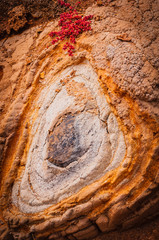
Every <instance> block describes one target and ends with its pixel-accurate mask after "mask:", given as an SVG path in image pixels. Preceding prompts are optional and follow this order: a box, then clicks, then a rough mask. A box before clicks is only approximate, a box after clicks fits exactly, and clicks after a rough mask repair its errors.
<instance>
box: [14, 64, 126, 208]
mask: <svg viewBox="0 0 159 240" xmlns="http://www.w3.org/2000/svg"><path fill="white" fill-rule="evenodd" d="M49 76H52V75H51V73H49ZM46 77H47V76H46ZM97 80H98V77H97V74H96V73H95V72H94V70H93V68H92V67H91V66H90V64H89V62H88V61H85V62H83V63H81V64H78V65H75V66H71V67H68V68H66V69H65V70H64V71H62V73H60V74H58V75H57V76H54V77H53V78H52V79H51V81H50V83H49V84H46V87H44V88H43V89H42V91H41V92H40V94H38V95H37V97H36V99H35V100H34V108H35V113H34V111H33V112H32V115H31V119H29V120H28V125H29V124H30V125H31V128H30V131H31V137H30V140H29V142H28V145H29V151H28V154H27V156H26V167H25V171H24V173H22V177H21V178H20V180H19V181H17V182H16V183H15V184H14V186H13V190H12V200H13V203H14V204H15V205H16V206H17V207H18V208H19V209H20V210H21V211H22V212H27V213H34V212H39V211H41V210H44V209H45V208H47V207H48V206H51V205H52V204H53V203H58V202H59V201H61V200H63V199H64V198H66V197H68V196H70V195H72V193H76V192H77V191H79V190H80V189H81V188H82V187H84V186H86V185H89V184H90V183H92V182H93V181H95V180H96V179H99V178H100V177H101V176H103V175H104V174H105V173H106V171H108V169H109V170H110V168H111V169H113V168H116V167H118V166H119V163H120V162H121V161H122V160H123V159H124V157H125V154H126V146H125V141H124V137H123V133H122V131H121V130H120V129H119V127H118V123H117V120H116V117H115V115H114V114H113V113H112V112H111V110H110V107H109V105H108V103H107V102H106V99H105V96H104V94H103V93H102V89H101V87H100V85H99V83H98V81H97ZM37 108H38V111H37ZM60 131H61V132H60ZM48 135H49V136H48ZM52 139H53V143H52ZM50 141H51V144H50Z"/></svg>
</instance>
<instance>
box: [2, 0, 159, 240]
mask: <svg viewBox="0 0 159 240" xmlns="http://www.w3.org/2000/svg"><path fill="white" fill-rule="evenodd" d="M145 2H146V3H147V5H145ZM145 2H144V3H143V2H140V4H139V6H136V4H137V3H134V2H133V3H130V2H129V3H127V4H129V5H128V6H129V7H128V6H127V5H125V1H121V2H119V1H118V2H116V1H113V2H112V3H111V4H110V5H108V6H106V7H105V6H101V7H99V6H97V5H94V6H93V7H90V8H88V9H87V14H88V13H89V14H94V20H93V22H92V29H93V30H92V32H91V33H88V34H86V35H82V36H81V37H80V38H79V39H78V40H77V44H76V52H75V54H74V57H72V58H70V57H69V56H67V55H66V54H65V53H64V52H63V50H62V45H60V44H59V45H56V46H51V45H49V46H48V42H49V40H50V39H49V37H48V33H49V32H50V31H51V30H52V29H56V27H57V22H56V21H55V22H50V23H48V24H47V26H45V28H44V27H43V26H41V27H40V29H41V30H40V31H39V27H35V28H32V29H30V30H27V31H25V32H24V33H22V34H21V35H20V37H19V36H13V37H12V38H9V39H7V40H6V41H5V42H2V43H1V44H2V57H3V60H2V61H1V62H0V66H2V67H1V68H0V71H1V80H0V81H1V92H3V94H2V101H1V103H0V104H1V105H0V111H1V113H2V114H1V118H0V120H1V128H0V150H1V154H0V161H1V165H0V166H1V199H0V202H1V222H0V223H1V229H0V231H1V239H12V238H14V239H19V240H22V239H79V240H80V239H83V240H84V239H93V238H94V237H96V236H97V235H98V234H99V233H101V232H110V231H113V230H115V229H117V228H118V227H120V228H121V229H127V228H130V227H132V226H135V225H137V224H139V223H142V222H144V221H145V220H148V219H151V218H153V217H155V216H157V215H158V203H159V196H158V191H157V190H158V184H159V179H158V165H159V161H158V156H159V147H158V142H159V137H158V128H159V125H158V116H159V113H158V106H157V104H158V100H159V99H158V96H159V94H158V87H157V79H158V72H157V64H158V63H157V58H158V52H157V51H156V52H155V49H156V45H157V41H158V38H157V32H158V25H155V23H156V19H157V18H156V17H155V16H156V15H157V11H156V7H155V6H156V5H154V2H151V6H150V4H149V2H150V1H145ZM150 7H151V9H152V11H153V14H154V17H153V18H152V19H153V20H152V21H151V23H150V20H149V19H148V20H147V21H145V22H142V20H141V19H142V16H143V15H145V12H147V11H150V10H148V9H150ZM145 8H146V10H145ZM139 9H140V10H139ZM125 11H127V12H128V13H129V12H130V11H133V13H134V14H136V20H135V21H134V15H131V14H126V15H125V14H124V12H125ZM155 14H156V15H155ZM127 18H128V19H129V21H128V19H127ZM108 23H109V24H108ZM137 23H138V24H141V25H143V26H145V34H146V31H147V32H148V31H149V29H146V24H149V25H150V26H156V27H155V28H154V30H153V35H154V36H156V37H155V38H151V36H150V35H148V34H147V41H151V44H150V45H148V47H145V46H147V45H145V44H146V43H145V42H143V39H142V37H140V36H139V33H141V32H140V28H138V26H137ZM109 30H110V31H109ZM37 32H38V34H37ZM125 32H126V33H125ZM141 36H143V35H142V34H141ZM149 38H150V39H149ZM46 46H48V48H47V47H46ZM150 48H152V49H153V50H154V51H151V53H149V51H150V50H151V49H150ZM17 59H18V62H17ZM143 86H145V87H146V89H145V88H143Z"/></svg>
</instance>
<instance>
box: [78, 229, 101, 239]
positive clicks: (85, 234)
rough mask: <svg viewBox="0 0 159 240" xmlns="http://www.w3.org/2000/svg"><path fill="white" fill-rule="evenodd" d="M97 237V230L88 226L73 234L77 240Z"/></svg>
mask: <svg viewBox="0 0 159 240" xmlns="http://www.w3.org/2000/svg"><path fill="white" fill-rule="evenodd" d="M97 235H98V230H97V228H96V227H95V226H90V227H88V228H86V229H84V230H81V231H79V232H77V233H75V234H74V236H75V237H76V238H77V239H78V240H84V239H90V238H94V237H96V236H97Z"/></svg>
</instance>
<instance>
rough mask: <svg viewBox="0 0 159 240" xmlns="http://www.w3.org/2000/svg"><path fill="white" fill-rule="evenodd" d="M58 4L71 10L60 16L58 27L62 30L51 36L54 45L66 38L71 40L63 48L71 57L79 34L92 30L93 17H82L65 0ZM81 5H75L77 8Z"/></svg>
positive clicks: (52, 33) (59, 0)
mask: <svg viewBox="0 0 159 240" xmlns="http://www.w3.org/2000/svg"><path fill="white" fill-rule="evenodd" d="M58 2H59V4H60V5H61V6H64V7H67V8H69V10H68V11H67V12H64V13H62V14H61V15H60V20H59V23H58V25H59V26H60V27H61V30H60V31H58V32H51V33H50V34H49V35H50V37H52V38H54V39H53V40H52V44H55V43H56V42H58V41H63V40H64V39H66V38H67V39H69V42H66V44H65V45H64V46H63V50H67V52H68V54H69V56H73V50H74V49H75V47H74V46H73V45H72V44H75V43H76V38H77V37H78V36H79V34H81V33H82V32H85V31H89V30H91V26H90V24H91V21H90V20H91V19H92V17H93V16H92V15H89V16H85V17H82V16H81V15H79V13H78V12H77V10H76V9H75V8H74V7H72V6H71V5H70V4H69V3H66V2H64V1H63V0H58ZM79 4H80V2H77V3H76V4H75V5H76V6H77V5H79Z"/></svg>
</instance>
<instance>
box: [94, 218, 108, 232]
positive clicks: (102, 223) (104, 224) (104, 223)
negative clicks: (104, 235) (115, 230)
mask: <svg viewBox="0 0 159 240" xmlns="http://www.w3.org/2000/svg"><path fill="white" fill-rule="evenodd" d="M108 222H109V221H108V218H107V217H106V216H105V215H103V214H102V215H100V216H99V218H98V219H97V220H96V224H97V225H98V227H99V229H100V230H101V231H102V232H106V231H108V230H109V227H108Z"/></svg>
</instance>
